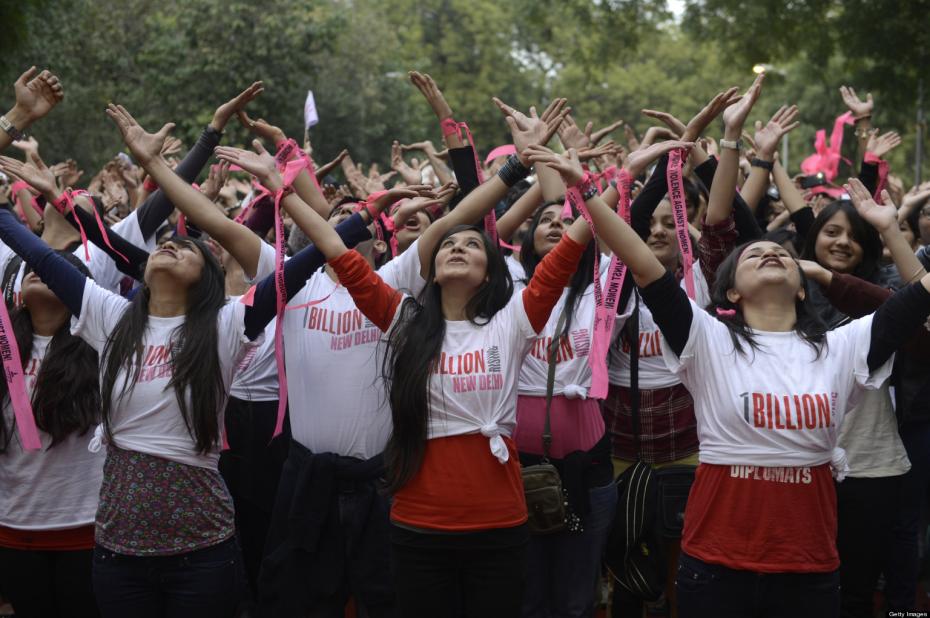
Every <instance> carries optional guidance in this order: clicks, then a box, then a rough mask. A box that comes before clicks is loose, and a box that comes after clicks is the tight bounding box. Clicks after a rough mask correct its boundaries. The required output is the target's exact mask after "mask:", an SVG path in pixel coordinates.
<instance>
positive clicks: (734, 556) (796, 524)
mask: <svg viewBox="0 0 930 618" xmlns="http://www.w3.org/2000/svg"><path fill="white" fill-rule="evenodd" d="M681 548H682V551H684V552H685V553H687V554H689V555H691V556H694V557H695V558H698V559H699V560H703V561H704V562H709V563H713V564H721V565H723V566H725V567H729V568H731V569H739V570H744V571H755V572H760V573H784V572H791V573H822V572H829V571H835V570H836V569H837V568H839V565H840V558H839V554H837V551H836V488H835V486H834V484H833V477H832V475H831V474H830V465H829V464H823V465H820V466H812V467H809V468H794V467H779V468H762V467H755V466H721V465H713V464H701V465H700V466H699V467H698V469H697V473H696V474H695V478H694V485H693V486H692V487H691V494H690V496H689V497H688V506H687V508H686V510H685V527H684V533H683V536H682V541H681Z"/></svg>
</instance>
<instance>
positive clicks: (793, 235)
mask: <svg viewBox="0 0 930 618" xmlns="http://www.w3.org/2000/svg"><path fill="white" fill-rule="evenodd" d="M762 240H770V241H772V242H773V243H775V244H776V245H781V246H783V247H784V246H785V243H791V249H793V250H794V255H795V256H796V255H797V254H798V242H797V241H798V234H797V232H795V231H794V230H792V229H790V228H787V227H780V228H776V229H774V230H771V231H769V232H766V233H765V234H763V235H762ZM785 248H786V249H787V247H785Z"/></svg>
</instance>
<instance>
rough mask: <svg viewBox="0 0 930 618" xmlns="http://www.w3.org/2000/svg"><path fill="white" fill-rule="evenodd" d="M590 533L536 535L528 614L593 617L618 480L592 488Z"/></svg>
mask: <svg viewBox="0 0 930 618" xmlns="http://www.w3.org/2000/svg"><path fill="white" fill-rule="evenodd" d="M588 495H589V498H590V504H591V510H590V511H589V512H588V514H587V516H586V517H585V519H584V522H583V523H584V532H581V533H578V534H574V533H571V532H559V533H556V534H550V535H545V536H535V535H533V536H530V544H529V548H528V551H527V575H526V593H525V596H524V597H523V611H522V615H523V616H524V618H537V617H539V618H543V617H545V618H557V617H558V618H561V617H563V616H564V617H571V618H575V617H589V616H593V615H594V593H595V589H596V586H597V579H598V576H599V575H600V572H601V554H602V553H603V551H604V544H605V543H606V542H607V534H608V533H609V532H610V525H611V523H612V522H613V519H614V511H615V510H616V508H617V486H616V485H614V484H613V483H610V484H608V485H605V486H603V487H593V488H591V489H590V490H588Z"/></svg>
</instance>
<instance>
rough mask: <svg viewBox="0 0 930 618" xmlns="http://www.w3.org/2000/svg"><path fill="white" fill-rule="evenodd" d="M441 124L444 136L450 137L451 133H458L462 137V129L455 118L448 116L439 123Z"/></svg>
mask: <svg viewBox="0 0 930 618" xmlns="http://www.w3.org/2000/svg"><path fill="white" fill-rule="evenodd" d="M439 126H440V127H441V128H442V136H443V138H446V137H449V136H450V135H458V136H459V137H460V138H461V137H462V131H461V129H460V128H459V123H457V122H456V121H455V119H454V118H446V119H445V120H442V121H441V122H440V123H439Z"/></svg>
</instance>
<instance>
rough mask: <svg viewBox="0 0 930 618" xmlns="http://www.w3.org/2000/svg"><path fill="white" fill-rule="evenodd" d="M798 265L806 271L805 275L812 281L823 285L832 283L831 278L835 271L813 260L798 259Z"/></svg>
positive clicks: (802, 270)
mask: <svg viewBox="0 0 930 618" xmlns="http://www.w3.org/2000/svg"><path fill="white" fill-rule="evenodd" d="M798 266H800V267H801V272H803V273H804V276H805V277H807V278H808V279H810V280H811V281H814V282H816V283H818V284H820V285H821V286H823V287H826V286H828V285H830V280H831V279H832V278H833V273H831V272H830V271H829V270H827V269H826V268H824V267H823V266H821V265H820V264H818V263H817V262H815V261H813V260H798Z"/></svg>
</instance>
